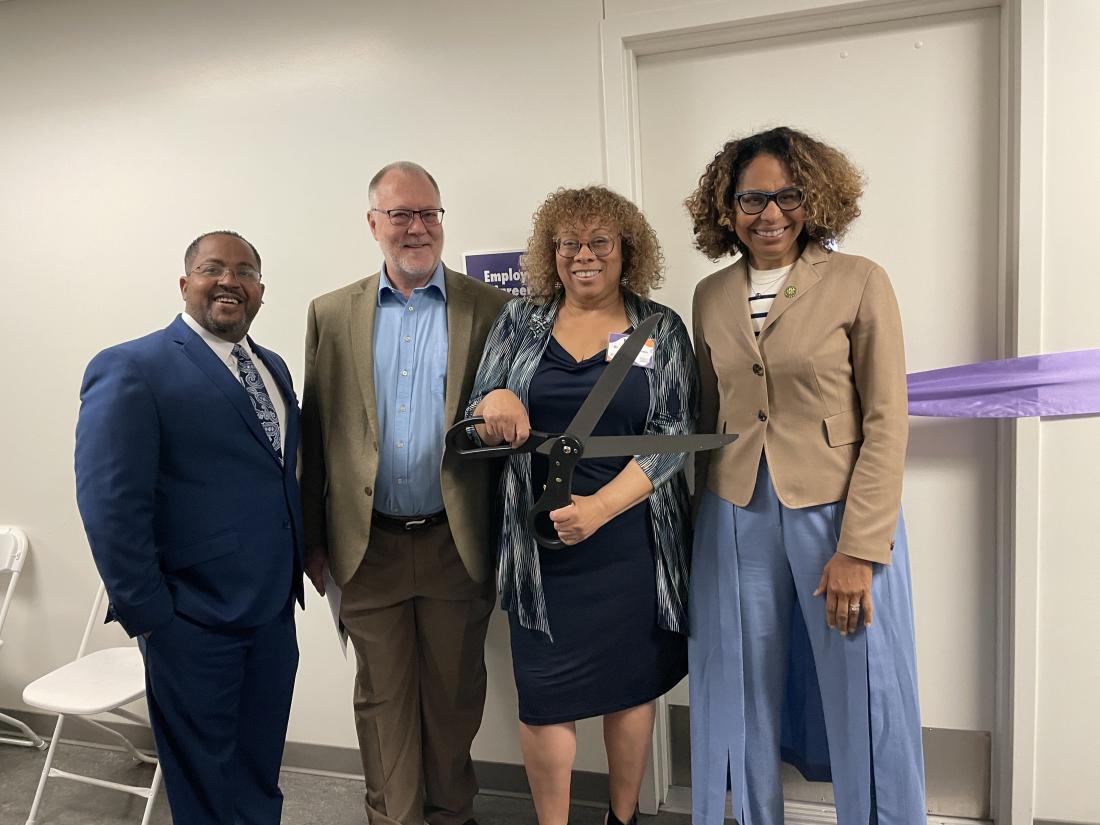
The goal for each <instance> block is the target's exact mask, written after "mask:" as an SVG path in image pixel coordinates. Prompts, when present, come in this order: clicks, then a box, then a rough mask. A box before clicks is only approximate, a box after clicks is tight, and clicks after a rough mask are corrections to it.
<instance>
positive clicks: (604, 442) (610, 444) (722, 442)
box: [584, 433, 737, 458]
mask: <svg viewBox="0 0 1100 825" xmlns="http://www.w3.org/2000/svg"><path fill="white" fill-rule="evenodd" d="M736 440H737V434H736V433H713V434H709V433H704V434H698V433H697V434H694V435H606V436H596V437H594V438H590V439H588V441H586V442H585V443H584V457H585V458H606V457H607V456H616V455H655V454H657V453H698V452H701V451H703V450H716V449H718V448H719V447H724V446H726V445H727V444H732V443H733V442H734V441H736Z"/></svg>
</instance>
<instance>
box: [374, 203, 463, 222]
mask: <svg viewBox="0 0 1100 825" xmlns="http://www.w3.org/2000/svg"><path fill="white" fill-rule="evenodd" d="M370 211H371V212H381V213H382V214H383V215H385V216H386V217H387V218H389V219H390V223H392V224H393V225H394V226H408V225H409V224H411V223H412V222H413V218H416V217H419V218H420V220H421V222H422V223H423V224H424V226H439V225H440V224H441V223H443V213H444V212H445V211H446V210H444V209H375V208H374V207H373V206H372V207H371V210H370Z"/></svg>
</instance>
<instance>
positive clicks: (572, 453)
mask: <svg viewBox="0 0 1100 825" xmlns="http://www.w3.org/2000/svg"><path fill="white" fill-rule="evenodd" d="M583 453H584V446H583V445H582V444H581V442H580V441H578V440H577V439H576V438H574V437H573V436H571V435H569V434H568V433H566V434H565V435H559V436H555V437H554V441H553V445H552V446H551V448H550V455H549V456H548V458H549V467H548V469H547V473H546V489H544V490H543V491H542V495H541V496H539V499H538V501H536V502H535V503H534V505H532V507H531V512H530V514H529V515H528V516H527V524H528V526H529V527H530V528H531V532H532V534H534V536H535V541H536V542H537V543H538V544H539V545H540V546H541V547H545V548H546V549H548V550H561V549H562V548H563V547H566V546H567V545H566V543H565V542H563V541H562V540H561V539H560V538H558V532H557V530H555V529H554V522H552V521H551V520H550V517H549V515H548V514H549V512H550V511H551V510H557V509H558V508H559V507H567V506H569V505H570V504H572V503H573V496H572V490H573V470H574V469H576V467H577V462H578V461H580V460H581V455H583Z"/></svg>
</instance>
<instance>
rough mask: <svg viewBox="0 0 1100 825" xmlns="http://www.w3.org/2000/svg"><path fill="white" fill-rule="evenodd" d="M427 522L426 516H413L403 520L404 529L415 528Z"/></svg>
mask: <svg viewBox="0 0 1100 825" xmlns="http://www.w3.org/2000/svg"><path fill="white" fill-rule="evenodd" d="M427 523H428V520H427V519H426V518H413V519H409V520H408V521H406V522H405V529H406V530H415V529H416V528H417V527H423V526H424V525H425V524H427Z"/></svg>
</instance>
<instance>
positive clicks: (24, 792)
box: [0, 744, 691, 825]
mask: <svg viewBox="0 0 1100 825" xmlns="http://www.w3.org/2000/svg"><path fill="white" fill-rule="evenodd" d="M45 760H46V754H45V752H44V751H37V750H33V749H30V748H20V747H15V746H11V745H3V744H0V825H24V823H25V822H26V821H27V813H28V811H29V810H30V807H31V801H32V800H33V799H34V791H35V787H36V786H37V784H38V777H39V775H40V774H41V772H42V765H43V764H44V763H45ZM54 766H55V767H58V768H61V769H62V770H71V771H72V772H73V773H93V774H94V775H95V776H98V777H100V778H102V779H109V780H112V781H115V782H122V783H125V784H131V785H137V784H139V783H144V784H149V782H151V781H152V776H153V769H152V767H150V766H147V765H141V764H138V763H135V762H134V760H132V759H131V758H130V757H129V756H128V755H127V754H125V753H120V752H118V751H112V750H107V749H104V748H96V747H86V746H81V745H66V744H62V745H59V746H58V752H57V757H56V758H55V759H54ZM280 784H281V785H282V789H283V795H284V797H285V800H286V802H285V805H284V807H283V823H284V825H365V823H366V816H365V815H364V813H363V807H362V804H363V795H362V794H363V786H362V781H361V780H357V779H345V778H341V777H331V776H317V775H314V774H304V773H298V772H292V771H284V772H283V775H282V780H281V783H280ZM144 802H145V800H143V799H140V798H138V797H136V796H131V795H129V794H124V793H120V792H118V791H111V790H106V789H102V788H96V787H92V786H89V785H83V784H78V783H76V782H72V781H67V780H65V779H51V780H50V781H49V784H47V786H46V794H45V797H44V799H43V802H42V806H41V807H40V808H39V811H38V825H138V823H140V822H141V812H142V809H143V808H144ZM603 813H604V812H603V809H600V808H592V807H581V806H574V809H573V812H572V814H571V815H570V822H571V825H602V823H603ZM474 814H475V816H476V817H477V820H478V823H479V825H537V820H536V819H535V811H534V807H533V806H532V805H531V800H529V799H517V798H512V797H503V796H494V795H491V794H481V795H480V796H479V797H478V798H477V800H476V803H475V807H474ZM171 821H172V819H171V817H170V816H169V814H168V803H167V801H166V800H165V799H164V793H163V791H162V792H161V795H160V798H159V799H158V800H157V802H156V805H155V807H154V809H153V825H170V823H171ZM690 822H691V817H689V816H686V815H683V814H674V813H662V814H660V815H658V816H655V817H646V816H644V817H640V819H639V825H689V823H690ZM187 825H195V824H194V823H188V824H187Z"/></svg>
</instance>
